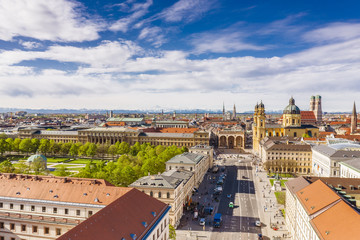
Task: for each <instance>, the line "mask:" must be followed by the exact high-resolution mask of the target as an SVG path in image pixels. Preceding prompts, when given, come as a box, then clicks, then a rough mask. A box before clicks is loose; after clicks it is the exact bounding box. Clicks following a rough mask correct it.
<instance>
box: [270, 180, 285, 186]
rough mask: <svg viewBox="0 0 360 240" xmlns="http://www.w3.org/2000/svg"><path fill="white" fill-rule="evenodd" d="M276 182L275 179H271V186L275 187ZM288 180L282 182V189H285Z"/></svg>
mask: <svg viewBox="0 0 360 240" xmlns="http://www.w3.org/2000/svg"><path fill="white" fill-rule="evenodd" d="M275 181H276V180H275V179H270V184H271V186H274V182H275ZM287 181H288V180H280V186H281V187H285V183H286V182H287Z"/></svg>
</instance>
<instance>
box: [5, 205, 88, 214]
mask: <svg viewBox="0 0 360 240" xmlns="http://www.w3.org/2000/svg"><path fill="white" fill-rule="evenodd" d="M15 206H16V208H15ZM0 208H4V203H3V202H0ZM9 209H16V210H25V205H24V204H19V205H14V204H13V203H10V204H9ZM47 209H52V213H56V214H57V213H59V211H58V208H56V207H53V208H47V207H44V206H43V207H41V212H43V213H46V212H48V211H47ZM30 210H31V211H32V212H35V210H36V206H35V205H31V206H30ZM63 213H64V214H65V215H68V214H69V209H68V208H65V209H64V212H63ZM92 214H93V212H92V211H89V216H91V215H92ZM80 215H81V210H79V209H77V210H76V216H80Z"/></svg>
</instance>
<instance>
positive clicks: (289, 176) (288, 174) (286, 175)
mask: <svg viewBox="0 0 360 240" xmlns="http://www.w3.org/2000/svg"><path fill="white" fill-rule="evenodd" d="M276 174H277V173H268V176H269V177H271V176H275V175H276ZM278 174H279V176H280V177H283V178H293V177H294V176H293V175H292V174H290V173H278Z"/></svg>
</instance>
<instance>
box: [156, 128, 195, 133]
mask: <svg viewBox="0 0 360 240" xmlns="http://www.w3.org/2000/svg"><path fill="white" fill-rule="evenodd" d="M198 130H199V128H162V129H160V132H162V133H193V132H196V131H198Z"/></svg>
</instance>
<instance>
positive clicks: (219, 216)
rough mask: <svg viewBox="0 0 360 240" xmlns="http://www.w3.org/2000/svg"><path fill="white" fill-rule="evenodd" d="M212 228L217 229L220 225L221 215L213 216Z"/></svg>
mask: <svg viewBox="0 0 360 240" xmlns="http://www.w3.org/2000/svg"><path fill="white" fill-rule="evenodd" d="M213 222H214V227H216V228H219V227H220V226H221V223H222V217H221V213H216V214H215V216H214V221H213Z"/></svg>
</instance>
